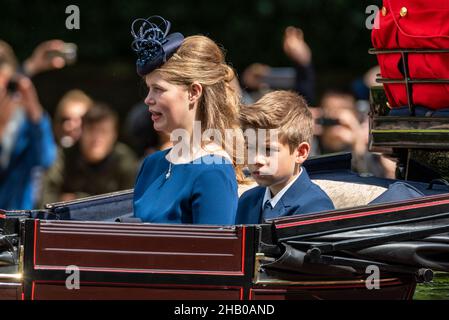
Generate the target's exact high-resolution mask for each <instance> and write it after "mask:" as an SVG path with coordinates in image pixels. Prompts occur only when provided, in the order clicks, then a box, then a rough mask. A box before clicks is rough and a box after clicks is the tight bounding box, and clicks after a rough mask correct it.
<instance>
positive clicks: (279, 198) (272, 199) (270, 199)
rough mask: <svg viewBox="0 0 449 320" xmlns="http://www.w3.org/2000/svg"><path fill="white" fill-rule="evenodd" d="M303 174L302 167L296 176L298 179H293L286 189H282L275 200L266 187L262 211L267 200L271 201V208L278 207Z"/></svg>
mask: <svg viewBox="0 0 449 320" xmlns="http://www.w3.org/2000/svg"><path fill="white" fill-rule="evenodd" d="M301 173H302V167H301V171H300V172H299V174H298V175H297V176H296V178H295V179H293V180H292V181H290V182H289V184H287V185H286V186H285V187H284V188H282V190H281V191H279V192H278V193H277V194H276V195H275V196H274V197H273V198H272V197H271V191H270V188H269V187H266V188H265V195H264V197H263V201H262V210H263V208H264V205H265V203H266V202H267V200H269V201H270V204H271V207H272V208H274V207H275V206H276V204H277V203H278V202H279V200H281V198H282V196H283V195H284V194H285V193H286V192H287V190H288V189H289V188H290V187H291V186H292V185H293V184H294V183H295V182H296V180H298V179H299V176H300V175H301Z"/></svg>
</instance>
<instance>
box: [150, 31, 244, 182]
mask: <svg viewBox="0 0 449 320" xmlns="http://www.w3.org/2000/svg"><path fill="white" fill-rule="evenodd" d="M157 70H158V71H159V72H160V73H161V75H162V77H164V79H165V80H166V81H169V82H172V83H175V84H178V85H185V86H190V85H191V84H193V83H194V82H198V83H200V84H201V86H202V88H203V92H202V96H201V98H200V100H199V104H198V110H197V118H196V120H198V121H200V122H201V130H202V133H203V132H204V131H205V130H208V129H214V130H218V131H219V132H220V134H221V137H223V138H225V137H226V136H227V135H228V136H229V134H230V132H232V133H233V139H232V140H231V141H232V142H233V143H230V145H229V143H228V144H226V142H229V141H230V140H229V139H224V141H223V144H222V145H223V146H224V150H225V151H226V152H227V153H228V154H229V155H230V156H231V158H232V161H233V165H234V168H235V170H236V176H237V180H238V182H239V183H240V182H243V181H244V175H243V172H242V165H241V164H242V163H243V161H241V159H238V155H237V152H236V148H237V146H238V145H239V144H241V143H243V134H242V132H241V130H240V128H239V122H238V114H239V109H240V94H239V92H238V91H237V90H235V89H234V87H233V85H232V84H231V82H232V81H233V80H234V79H235V77H236V75H235V72H234V70H233V69H232V68H231V67H230V66H229V65H228V64H226V61H225V57H224V53H223V51H222V49H221V48H219V47H218V45H217V44H216V43H215V42H214V41H213V40H211V39H210V38H208V37H205V36H191V37H187V38H186V39H184V41H183V43H182V45H181V46H180V47H179V49H178V50H177V51H176V53H175V54H174V55H173V56H172V57H171V58H170V59H168V60H167V62H166V63H164V64H163V65H162V66H161V67H160V68H159V69H157ZM234 138H235V139H236V140H237V141H234Z"/></svg>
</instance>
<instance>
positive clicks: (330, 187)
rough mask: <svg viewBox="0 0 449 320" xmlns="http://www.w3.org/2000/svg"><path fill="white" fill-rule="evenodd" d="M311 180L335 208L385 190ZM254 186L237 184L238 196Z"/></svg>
mask: <svg viewBox="0 0 449 320" xmlns="http://www.w3.org/2000/svg"><path fill="white" fill-rule="evenodd" d="M312 181H313V182H314V183H316V184H317V185H319V186H320V188H321V189H323V190H324V192H326V193H327V195H328V196H329V198H331V200H332V202H333V203H334V206H335V208H336V209H342V208H348V207H358V206H364V205H367V204H368V203H369V202H371V201H372V200H374V199H375V198H377V197H378V196H380V194H381V193H383V192H384V191H386V190H387V188H384V187H379V186H373V185H368V184H360V183H351V182H342V181H333V180H318V179H313V180H312ZM255 186H257V184H256V183H255V182H254V183H251V184H247V185H239V190H238V191H239V196H241V195H242V193H243V192H245V191H247V190H249V189H251V188H254V187H255Z"/></svg>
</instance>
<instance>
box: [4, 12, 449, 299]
mask: <svg viewBox="0 0 449 320" xmlns="http://www.w3.org/2000/svg"><path fill="white" fill-rule="evenodd" d="M385 12H387V11H385ZM401 12H402V11H401ZM401 15H402V13H401ZM447 52H449V51H447V50H441V49H435V48H432V49H417V48H415V49H387V50H373V51H372V53H375V54H381V55H383V54H394V55H399V58H400V59H399V60H398V61H401V62H402V66H403V67H402V68H400V69H401V74H402V77H401V79H398V78H394V77H393V78H391V77H390V78H388V77H387V78H386V77H383V78H379V79H378V80H379V82H381V83H384V84H386V85H396V86H398V85H400V86H403V89H404V92H405V96H406V98H407V105H406V106H405V113H404V112H403V113H401V111H400V110H404V108H403V109H400V108H396V109H391V108H390V107H389V106H388V104H387V100H388V99H387V97H386V96H385V91H384V90H383V87H376V88H372V90H371V111H370V149H371V150H372V151H378V152H382V153H384V154H386V155H388V156H390V157H392V158H395V159H396V160H397V163H398V166H397V179H394V180H391V179H381V178H375V177H367V176H360V175H358V174H355V173H354V172H351V170H350V168H351V155H350V154H336V155H328V156H322V157H317V158H314V159H310V160H308V161H307V162H306V163H305V166H306V168H307V170H308V172H309V174H310V177H311V179H312V180H313V181H314V182H315V183H317V184H318V185H320V187H321V188H322V189H323V190H324V191H326V192H327V194H328V195H329V196H330V197H331V199H332V200H333V202H334V204H335V207H336V209H335V210H333V211H327V212H317V213H312V214H304V215H296V216H291V217H284V218H278V219H274V220H269V221H267V222H266V223H264V224H258V225H234V226H212V225H187V224H186V225H164V224H148V223H142V222H139V221H136V219H135V218H133V206H132V197H133V191H132V190H127V191H122V192H117V193H113V194H107V195H101V196H95V197H90V198H85V199H79V200H75V201H69V202H61V203H53V204H48V205H47V206H46V207H45V208H44V209H42V210H33V211H13V212H11V211H10V212H7V211H4V212H0V299H202V300H204V299H236V300H239V299H251V300H261V299H411V298H412V297H413V294H414V291H415V287H416V284H417V283H418V282H427V281H431V280H432V275H433V271H434V270H436V271H444V272H448V271H449V188H448V185H449V184H448V182H447V179H448V178H449V171H448V170H449V169H448V168H449V163H448V162H449V160H448V159H449V157H448V153H449V144H448V142H449V135H448V132H449V117H446V116H445V115H444V112H440V113H439V114H438V113H433V112H427V111H424V112H422V110H421V109H420V108H421V107H422V106H417V105H416V104H415V103H414V101H413V98H414V95H413V90H414V88H416V86H422V85H429V84H432V85H444V84H446V83H448V82H449V80H448V79H437V78H432V79H424V78H420V77H419V76H414V75H411V73H410V70H409V64H408V61H410V59H409V57H410V56H411V55H416V54H446V53H447ZM396 88H397V87H396ZM387 94H388V90H387ZM389 94H391V92H390V93H389ZM390 98H391V97H390ZM404 182H406V183H404ZM417 194H419V195H420V196H417ZM392 195H393V197H392ZM397 195H402V199H401V200H398V198H397V197H396V196H397ZM217 196H219V195H217Z"/></svg>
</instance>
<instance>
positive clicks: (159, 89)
mask: <svg viewBox="0 0 449 320" xmlns="http://www.w3.org/2000/svg"><path fill="white" fill-rule="evenodd" d="M145 81H146V84H147V87H148V95H147V97H146V98H145V104H146V105H147V106H148V111H149V112H150V113H151V119H152V120H153V124H154V129H155V130H157V131H162V132H165V133H168V134H170V133H171V132H172V131H173V130H175V129H178V128H183V129H190V128H191V127H192V125H193V122H194V120H195V112H196V108H194V107H192V105H191V101H190V99H189V90H188V88H187V87H186V86H182V85H176V84H172V83H170V82H168V81H166V80H164V79H163V77H162V76H161V74H160V73H159V72H158V71H157V70H156V71H153V72H151V73H150V74H149V75H147V76H146V78H145Z"/></svg>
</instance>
